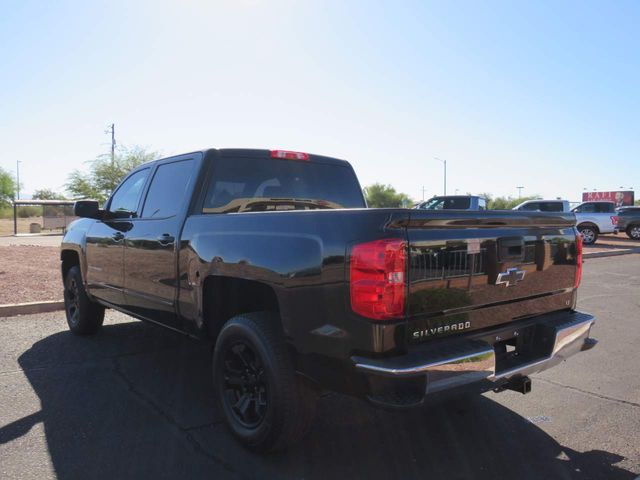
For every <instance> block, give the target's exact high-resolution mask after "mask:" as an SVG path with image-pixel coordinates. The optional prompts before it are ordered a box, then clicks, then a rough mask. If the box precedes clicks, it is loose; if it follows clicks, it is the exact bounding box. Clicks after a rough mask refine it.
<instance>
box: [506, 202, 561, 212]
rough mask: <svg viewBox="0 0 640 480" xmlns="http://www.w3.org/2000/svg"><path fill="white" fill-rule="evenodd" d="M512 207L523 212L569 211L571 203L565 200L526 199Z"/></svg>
mask: <svg viewBox="0 0 640 480" xmlns="http://www.w3.org/2000/svg"><path fill="white" fill-rule="evenodd" d="M513 209H514V210H520V211H523V212H570V211H571V205H570V204H569V202H568V201H567V200H527V201H526V202H522V203H521V204H520V205H518V206H516V207H513Z"/></svg>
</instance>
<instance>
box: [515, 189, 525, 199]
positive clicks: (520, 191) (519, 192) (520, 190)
mask: <svg viewBox="0 0 640 480" xmlns="http://www.w3.org/2000/svg"><path fill="white" fill-rule="evenodd" d="M516 188H517V189H518V198H520V197H521V194H522V189H523V188H524V187H516Z"/></svg>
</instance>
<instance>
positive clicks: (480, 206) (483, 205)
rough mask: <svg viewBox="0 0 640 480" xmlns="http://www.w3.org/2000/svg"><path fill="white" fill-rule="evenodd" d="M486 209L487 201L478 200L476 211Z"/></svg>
mask: <svg viewBox="0 0 640 480" xmlns="http://www.w3.org/2000/svg"><path fill="white" fill-rule="evenodd" d="M486 209H487V201H486V200H485V199H484V198H479V199H478V210H486Z"/></svg>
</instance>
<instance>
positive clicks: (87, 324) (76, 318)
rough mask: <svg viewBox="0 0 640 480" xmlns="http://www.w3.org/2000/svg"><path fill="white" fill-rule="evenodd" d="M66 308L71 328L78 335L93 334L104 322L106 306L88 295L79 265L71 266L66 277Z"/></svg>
mask: <svg viewBox="0 0 640 480" xmlns="http://www.w3.org/2000/svg"><path fill="white" fill-rule="evenodd" d="M64 309H65V312H66V314H67V324H68V325H69V330H71V331H72V332H73V333H75V334H78V335H92V334H94V333H96V332H97V331H98V330H99V329H100V327H101V326H102V322H104V307H103V306H102V305H99V304H97V303H95V302H92V301H91V300H90V299H89V297H88V296H87V292H85V290H84V284H83V283H82V274H81V273H80V268H79V267H77V266H74V267H71V268H70V269H69V271H68V272H67V275H66V276H65V279H64Z"/></svg>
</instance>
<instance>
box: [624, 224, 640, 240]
mask: <svg viewBox="0 0 640 480" xmlns="http://www.w3.org/2000/svg"><path fill="white" fill-rule="evenodd" d="M627 236H628V237H629V238H631V239H633V240H640V225H638V224H635V225H629V226H628V227H627Z"/></svg>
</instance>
